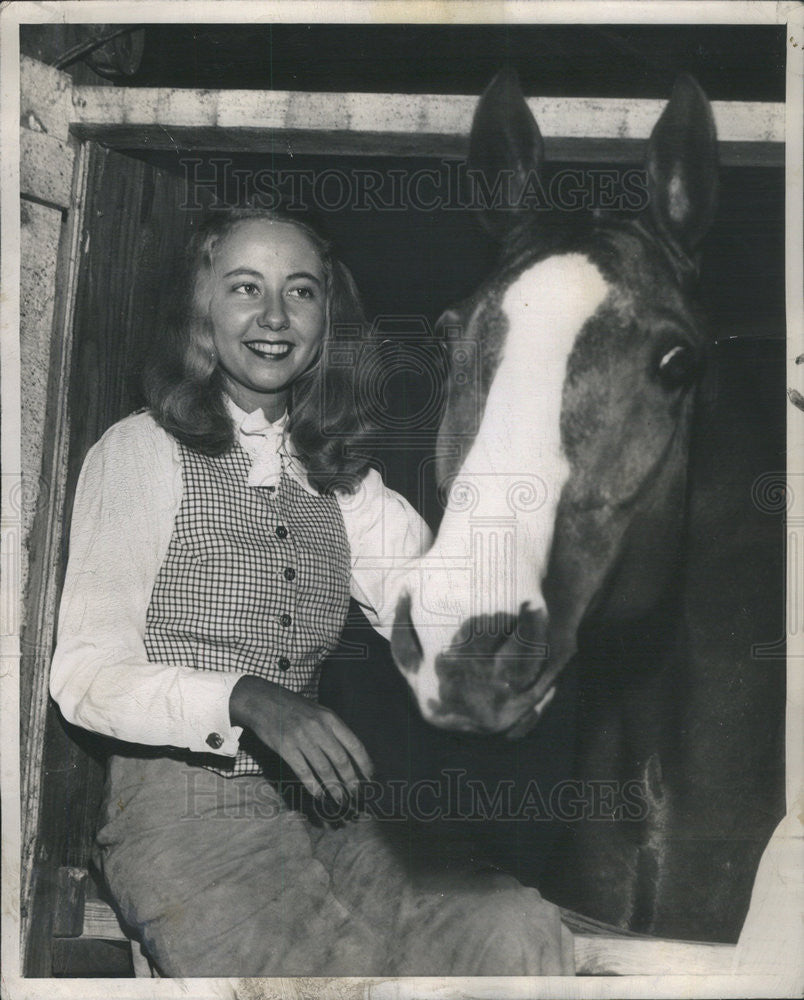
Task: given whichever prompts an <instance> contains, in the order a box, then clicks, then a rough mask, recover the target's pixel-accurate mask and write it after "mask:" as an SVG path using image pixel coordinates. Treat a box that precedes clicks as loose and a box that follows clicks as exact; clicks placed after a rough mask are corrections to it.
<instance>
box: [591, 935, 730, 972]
mask: <svg viewBox="0 0 804 1000" xmlns="http://www.w3.org/2000/svg"><path fill="white" fill-rule="evenodd" d="M735 953H736V948H735V946H734V945H727V944H705V943H700V942H697V941H669V940H661V939H656V940H648V939H644V938H638V939H637V938H619V937H613V938H609V937H597V936H595V935H589V936H586V935H577V934H576V935H575V967H576V973H577V975H581V976H677V975H679V974H680V973H683V974H684V975H724V974H728V973H730V972H731V970H732V963H733V961H734V956H735Z"/></svg>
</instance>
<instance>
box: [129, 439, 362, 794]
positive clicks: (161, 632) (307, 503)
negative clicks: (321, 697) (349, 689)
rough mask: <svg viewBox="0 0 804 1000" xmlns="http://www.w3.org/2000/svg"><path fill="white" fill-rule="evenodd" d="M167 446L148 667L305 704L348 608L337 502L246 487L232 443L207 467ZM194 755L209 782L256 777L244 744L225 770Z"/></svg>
mask: <svg viewBox="0 0 804 1000" xmlns="http://www.w3.org/2000/svg"><path fill="white" fill-rule="evenodd" d="M179 447H180V449H181V463H182V476H183V482H184V489H183V494H182V500H181V505H180V507H179V512H178V514H177V516H176V521H175V524H174V528H173V535H172V537H171V539H170V544H169V546H168V550H167V553H166V555H165V559H164V561H163V563H162V566H161V568H160V570H159V574H158V576H157V578H156V583H155V585H154V589H153V592H152V594H151V601H150V604H149V606H148V612H147V615H146V625H145V648H146V651H147V653H148V658H149V660H150V661H151V662H158V663H177V664H185V665H189V666H193V667H196V668H197V669H199V670H238V671H243V672H245V673H249V674H256V675H257V676H259V677H265V678H266V679H267V680H270V681H274V682H276V683H278V684H282V685H284V686H285V687H287V688H290V690H291V691H296V692H298V693H299V694H302V695H304V696H305V697H308V698H316V697H317V693H318V676H319V666H320V664H321V661H322V660H323V659H324V658H325V657H326V656H328V655H329V654H330V653H331V652H332V651H333V650H334V649H335V647H336V645H337V643H338V639H339V637H340V633H341V630H342V629H343V625H344V622H345V620H346V613H347V609H348V605H349V579H350V558H349V543H348V540H347V537H346V530H345V528H344V523H343V517H342V515H341V512H340V508H339V506H338V502H337V500H336V499H335V498H334V497H324V496H318V495H312V494H311V493H308V492H307V491H306V490H304V489H303V488H302V487H301V486H299V484H298V483H297V482H296V481H295V480H294V479H292V478H291V477H289V476H286V475H283V476H282V478H281V481H280V484H279V486H278V488H277V489H276V490H273V489H272V488H270V487H269V488H265V487H253V486H249V485H248V475H249V470H250V468H251V459H250V458H249V456H248V454H247V453H246V452H245V451H244V450H243V449H242V448H241V447H240V445H239V444H235V446H234V447H233V448H232V449H231V450H230V451H228V452H226V453H225V454H223V455H219V456H214V457H211V456H208V455H201V454H199V453H198V452H195V451H193V450H192V449H190V448H185V447H184V446H183V445H180V446H179ZM201 756H202V758H203V761H204V766H207V767H209V768H210V769H211V770H213V771H216V772H217V773H218V774H224V775H227V776H235V775H242V774H257V773H260V771H261V770H262V762H261V758H262V754H261V745H260V744H259V743H258V742H257V740H256V739H255V738H254V737H253V736H250V734H247V733H244V735H243V737H242V739H241V748H240V750H239V751H238V754H237V757H236V758H235V760H234V762H233V764H229V763H228V762H227V761H226V759H225V758H223V757H220V756H217V757H214V756H213V755H201Z"/></svg>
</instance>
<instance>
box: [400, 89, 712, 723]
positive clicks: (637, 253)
mask: <svg viewBox="0 0 804 1000" xmlns="http://www.w3.org/2000/svg"><path fill="white" fill-rule="evenodd" d="M542 157H543V142H542V138H541V135H540V132H539V128H538V126H537V124H536V121H535V119H534V118H533V116H532V114H531V112H530V110H529V108H528V106H527V103H526V101H525V99H524V97H523V95H522V93H521V91H520V89H519V86H518V84H517V82H516V80H515V78H513V77H512V76H511V75H509V74H507V73H506V74H501V75H499V76H498V77H497V78H496V79H495V80H494V81H493V82H492V84H491V85H490V86H489V88H488V89H487V91H486V92H485V94H484V95H483V97H482V98H481V100H480V103H479V105H478V107H477V110H476V113H475V117H474V122H473V126H472V132H471V137H470V155H469V167H470V174H474V176H475V177H476V178H477V179H478V180H479V181H480V182H482V184H483V188H484V190H485V191H486V192H487V193H488V192H492V193H493V194H494V195H495V200H494V203H493V204H491V205H487V206H486V207H485V209H484V211H483V221H484V224H485V225H486V227H487V228H488V229H489V230H490V232H491V233H492V235H493V236H495V237H497V238H498V239H500V240H501V241H502V243H503V246H504V250H503V254H502V263H501V266H500V267H499V269H498V271H497V272H496V273H495V274H494V275H493V277H491V278H490V280H488V281H487V282H486V283H485V284H484V285H483V286H482V287H481V288H480V289H479V290H478V291H477V293H476V294H474V295H473V296H472V297H471V298H470V299H469V300H467V301H466V302H464V303H463V304H461V305H460V306H459V307H458V308H456V309H454V310H450V311H448V313H446V314H445V316H444V317H442V323H443V324H444V325H446V327H447V328H448V329H458V330H460V331H461V333H460V340H461V341H469V342H470V343H471V344H473V345H475V346H476V349H477V354H478V364H477V365H476V367H475V370H474V372H471V373H467V371H466V368H467V366H466V365H465V364H462V362H463V361H465V358H464V357H463V354H465V353H466V352H465V351H464V352H463V354H461V349H460V343H458V342H456V345H457V346H456V347H455V348H454V349H453V350H452V357H451V360H450V373H449V376H448V381H449V384H448V394H447V405H446V410H445V413H444V416H443V419H442V423H441V426H440V430H439V437H438V455H437V476H438V480H439V483H440V487H441V489H442V490H443V491H444V494H445V496H446V506H445V511H444V515H443V519H442V522H441V525H440V528H439V531H438V534H437V537H436V539H435V541H434V543H433V546H432V548H431V549H430V551H429V552H427V553H426V554H425V555H424V556H423V557H422V558H421V559H418V560H416V561H415V562H414V563H412V564H411V566H410V568H409V572H407V574H406V576H405V578H404V582H403V584H402V587H401V591H400V597H399V601H398V605H397V611H396V618H395V623H394V627H393V635H392V644H391V648H392V652H393V655H394V658H395V660H396V663H397V665H398V667H399V668H400V670H401V671H402V673H403V675H404V676H405V678H406V679H407V681H408V683H409V685H410V687H411V689H412V691H413V693H414V695H415V697H416V699H417V702H418V704H419V707H420V709H421V712H422V714H423V716H424V717H425V719H427V720H428V721H429V722H431V723H433V724H434V725H436V726H439V727H443V728H448V729H454V730H463V731H466V732H474V733H481V734H485V733H501V732H505V733H508V734H509V735H521V734H522V733H524V732H526V731H527V730H528V729H529V728H531V727H532V726H533V725H534V724H535V723H536V722H537V721H538V717H539V714H540V712H541V711H542V710H543V709H544V708H545V707H546V705H547V704H548V703H549V700H550V697H551V695H552V693H553V691H554V689H555V686H556V684H557V683H558V682H560V675H561V672H562V670H563V669H564V667H565V666H566V665H567V664H568V662H569V661H570V660H571V658H572V657H573V656H574V654H575V652H576V650H577V643H578V634H579V629H581V628H582V626H584V625H585V624H586V623H587V622H588V621H589V620H594V621H595V622H599V621H602V622H606V621H608V622H611V621H617V620H618V619H622V618H625V617H627V616H638V615H640V614H643V613H646V612H647V611H648V610H650V608H651V607H652V606H653V605H654V604H655V603H656V602H657V601H658V599H659V597H660V596H661V594H662V592H663V591H664V589H665V587H666V585H667V583H668V581H669V580H670V578H671V575H672V573H671V570H672V566H673V555H674V553H676V552H677V551H678V547H679V546H678V544H677V541H678V538H679V536H680V532H681V528H682V524H683V516H684V498H685V486H686V466H687V453H688V445H689V437H690V428H691V418H692V412H693V406H694V399H695V395H696V393H695V388H696V385H697V383H698V381H699V378H700V374H701V371H702V368H703V364H704V359H705V355H706V349H707V342H706V337H705V335H704V333H703V331H702V324H701V322H700V318H699V316H698V314H697V310H696V308H695V306H694V303H693V300H692V297H691V291H692V285H693V282H694V278H695V275H696V271H697V266H696V261H697V252H698V248H699V246H700V243H701V240H702V239H703V237H704V235H705V234H706V232H707V230H708V228H709V226H710V223H711V221H712V217H713V214H714V210H715V203H716V188H717V145H716V135H715V128H714V123H713V118H712V113H711V109H710V106H709V103H708V101H707V99H706V97H705V96H704V94H703V93H702V91H701V90H700V88H699V87H698V85H697V84H696V83H695V82H694V81H693V80H692V79H691V78H689V77H682V78H680V79H679V80H678V82H677V83H676V85H675V88H674V90H673V94H672V97H671V99H670V101H669V102H668V104H667V105H666V107H665V109H664V111H663V113H662V115H661V117H660V118H659V120H658V122H657V123H656V125H655V127H654V129H653V132H652V134H651V137H650V139H649V141H648V145H647V154H646V159H645V168H646V175H645V176H646V178H647V190H646V193H647V205H646V207H645V208H644V210H643V211H642V212H641V213H639V214H636V213H634V214H633V215H632V216H630V217H623V216H615V215H613V216H611V217H608V216H606V215H604V214H602V213H600V212H593V213H590V214H589V215H588V216H586V217H585V218H584V219H579V218H578V217H577V213H573V214H570V213H568V212H560V211H556V210H553V211H552V212H549V213H548V212H544V211H530V210H528V207H527V204H526V203H527V201H528V199H527V197H526V195H527V191H528V189H529V187H530V188H531V189H532V185H533V183H534V179H538V177H539V173H540V170H541V168H542ZM503 182H505V183H503ZM446 342H447V345H448V347H449V340H447V341H446ZM456 442H458V443H460V445H461V447H458V448H456V447H455V444H456Z"/></svg>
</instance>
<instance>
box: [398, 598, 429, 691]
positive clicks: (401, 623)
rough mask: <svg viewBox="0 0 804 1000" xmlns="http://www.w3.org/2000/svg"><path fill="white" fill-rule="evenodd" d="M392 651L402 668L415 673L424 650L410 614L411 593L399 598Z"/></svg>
mask: <svg viewBox="0 0 804 1000" xmlns="http://www.w3.org/2000/svg"><path fill="white" fill-rule="evenodd" d="M391 653H392V655H393V657H394V659H395V660H396V662H397V665H398V666H399V669H400V670H404V671H405V672H406V673H409V674H415V673H416V672H417V670H418V669H419V667H420V666H421V662H422V658H423V656H424V651H423V650H422V644H421V643H420V642H419V636H418V634H417V633H416V627H415V626H414V624H413V619H412V618H411V615H410V594H409V593H407V591H406V592H405V593H403V594H402V596H401V597H400V598H399V602H398V603H397V606H396V614H395V615H394V624H393V628H392V629H391Z"/></svg>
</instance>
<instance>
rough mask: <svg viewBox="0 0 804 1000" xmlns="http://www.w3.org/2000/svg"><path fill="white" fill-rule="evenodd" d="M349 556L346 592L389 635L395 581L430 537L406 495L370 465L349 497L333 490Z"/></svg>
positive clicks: (426, 545) (430, 534)
mask: <svg viewBox="0 0 804 1000" xmlns="http://www.w3.org/2000/svg"><path fill="white" fill-rule="evenodd" d="M338 501H339V504H340V507H341V512H342V514H343V520H344V524H345V526H346V535H347V537H348V539H349V545H350V549H351V556H352V584H351V588H352V597H354V599H355V600H356V601H357V602H358V604H360V605H361V607H362V608H363V611H364V612H365V614H366V617H367V618H368V620H369V622H371V624H372V625H373V626H374V628H375V629H376V630H377V631H378V632H379V633H380V635H382V636H384V637H385V638H386V639H390V637H391V626H392V625H393V621H394V613H395V611H396V603H397V597H398V594H399V581H400V580H401V578H402V577H403V576H404V574H405V572H406V565H407V563H408V562H409V561H410V560H411V559H415V558H417V556H420V555H422V553H424V552H426V551H427V549H429V548H430V545H431V544H432V540H433V536H432V533H431V532H430V529H429V528H428V527H427V525H426V524H425V522H424V521H423V520H422V518H421V517H420V516H419V515H418V514H417V513H416V511H415V510H414V509H413V507H412V506H411V505H410V504H409V503H408V501H407V500H405V498H404V497H403V496H401V495H400V494H399V493H396V492H395V491H394V490H390V489H388V487H387V486H386V485H385V484H384V483H383V481H382V477H381V476H380V474H379V472H377V471H376V470H375V469H371V470H370V471H369V473H368V475H367V476H366V477H365V479H364V480H363V482H362V483H361V485H360V489H359V490H358V491H357V493H356V494H354V495H353V496H347V495H340V494H339V495H338Z"/></svg>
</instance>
